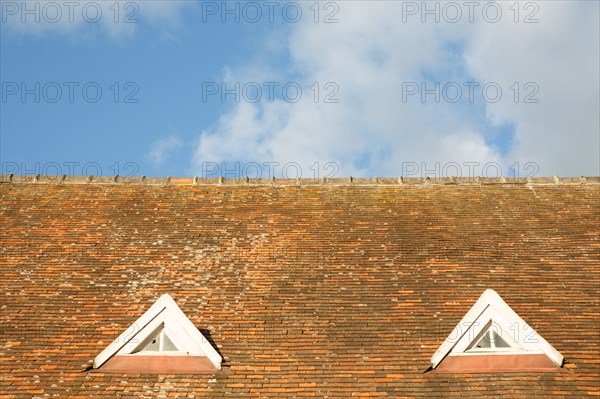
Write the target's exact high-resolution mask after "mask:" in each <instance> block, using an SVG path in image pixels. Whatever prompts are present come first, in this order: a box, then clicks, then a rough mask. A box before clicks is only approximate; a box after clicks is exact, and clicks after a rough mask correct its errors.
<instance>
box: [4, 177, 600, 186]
mask: <svg viewBox="0 0 600 399" xmlns="http://www.w3.org/2000/svg"><path fill="white" fill-rule="evenodd" d="M7 183H9V184H119V185H121V184H129V185H131V184H137V185H150V186H157V185H158V186H164V185H176V186H212V185H220V186H273V185H274V186H314V185H325V186H394V185H395V186H439V185H460V186H480V185H494V184H496V185H503V186H511V185H521V186H528V187H530V186H556V185H600V177H598V176H587V177H586V176H581V177H558V176H552V177H518V178H514V177H480V176H474V177H428V176H427V177H408V178H407V177H399V178H393V177H385V178H379V177H371V178H368V177H367V178H356V177H345V178H343V177H342V178H328V177H327V178H326V177H322V178H316V179H315V178H300V179H277V178H275V177H271V178H248V177H240V178H238V177H235V178H234V177H227V178H226V177H223V176H220V177H208V178H204V177H203V178H200V177H197V176H194V177H170V176H168V177H164V178H159V177H151V178H147V177H145V176H140V177H131V176H128V177H122V176H67V175H62V176H56V175H55V176H51V175H39V174H37V175H13V174H10V175H0V184H7Z"/></svg>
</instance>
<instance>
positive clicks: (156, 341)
mask: <svg viewBox="0 0 600 399" xmlns="http://www.w3.org/2000/svg"><path fill="white" fill-rule="evenodd" d="M161 332H162V331H159V332H158V333H157V334H156V335H155V336H154V337H152V339H151V340H150V341H149V342H148V344H147V345H146V346H144V347H143V348H142V349H141V350H140V352H145V351H152V352H158V351H159V350H160V337H161V334H160V333H161Z"/></svg>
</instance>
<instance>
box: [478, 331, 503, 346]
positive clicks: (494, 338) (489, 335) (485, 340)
mask: <svg viewBox="0 0 600 399" xmlns="http://www.w3.org/2000/svg"><path fill="white" fill-rule="evenodd" d="M476 347H477V348H482V349H492V348H510V345H509V344H508V343H507V342H506V341H505V340H504V339H503V338H502V337H501V336H500V335H498V333H497V332H496V331H492V330H491V329H490V330H487V331H486V333H485V334H483V337H482V338H481V339H480V340H479V342H478V343H477V345H476Z"/></svg>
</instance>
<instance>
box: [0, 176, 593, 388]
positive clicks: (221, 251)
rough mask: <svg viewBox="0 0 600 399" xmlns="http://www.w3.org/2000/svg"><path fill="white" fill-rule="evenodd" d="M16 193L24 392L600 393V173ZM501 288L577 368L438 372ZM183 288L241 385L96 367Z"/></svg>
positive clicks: (6, 222) (4, 374)
mask: <svg viewBox="0 0 600 399" xmlns="http://www.w3.org/2000/svg"><path fill="white" fill-rule="evenodd" d="M432 180H433V181H432ZM0 181H1V182H2V184H0V275H1V278H2V293H1V294H0V295H2V301H1V304H0V337H1V340H0V391H1V392H3V395H5V397H9V398H10V397H16V398H26V397H27V398H31V397H37V396H39V397H43V396H58V397H66V398H78V397H81V398H83V397H85V398H88V397H98V398H100V397H102V398H106V397H123V398H127V397H130V398H133V397H136V398H137V397H191V396H194V397H197V398H200V397H206V398H223V397H235V398H245V397H247V398H265V397H290V398H292V397H332V398H351V397H371V398H372V397H375V398H396V397H407V398H412V397H514V398H531V397H540V398H541V397H550V396H556V397H574V398H575V397H584V396H588V395H597V394H598V387H599V386H600V346H599V344H598V343H599V342H600V329H599V328H598V325H600V300H599V299H598V298H600V270H599V267H600V266H599V264H600V209H599V205H598V204H600V180H598V179H597V178H585V179H581V178H574V179H566V178H558V179H556V178H547V179H546V178H543V179H533V180H529V181H528V180H527V179H520V180H518V181H514V180H511V179H505V180H501V179H492V180H486V179H477V180H475V179H467V181H465V180H460V179H459V180H458V181H452V180H451V179H448V180H441V179H438V180H436V179H430V180H429V181H426V180H423V179H414V180H411V179H403V181H399V180H398V179H379V180H377V179H366V180H362V179H352V181H350V179H340V180H329V179H326V180H325V181H316V182H315V181H302V180H301V181H278V180H275V181H274V182H273V181H269V180H268V179H267V180H265V181H253V180H252V179H250V180H249V181H248V182H246V181H243V180H242V181H235V180H234V179H224V180H223V181H221V182H219V181H218V179H214V180H212V181H207V180H205V179H197V180H196V181H194V179H193V178H189V179H180V178H172V179H170V180H169V181H167V180H166V179H152V178H148V179H144V180H143V181H142V180H141V179H140V178H118V179H117V181H116V182H115V180H114V179H113V178H93V179H92V180H91V182H88V179H86V178H72V177H67V178H65V180H64V181H60V179H58V178H54V180H52V181H49V178H48V177H44V176H40V177H38V182H37V183H34V182H33V177H32V176H29V177H21V176H13V177H12V178H9V177H8V176H2V177H1V179H0ZM486 288H492V289H494V290H496V291H497V292H498V293H499V294H500V295H501V296H502V298H503V299H504V300H505V301H506V302H507V303H508V304H509V305H510V306H511V308H512V309H513V310H514V311H515V312H517V313H518V314H519V315H520V316H521V317H522V318H523V319H525V320H526V321H527V322H528V323H529V324H530V325H531V326H532V327H533V328H535V329H536V330H537V331H538V332H539V333H540V334H541V335H542V336H543V337H544V338H545V339H546V340H547V341H548V342H549V343H551V344H552V345H553V346H554V347H555V348H556V349H557V350H558V351H560V352H561V353H562V354H563V355H564V356H565V358H566V360H567V362H568V363H567V364H566V365H565V367H564V368H563V369H562V370H561V371H560V372H557V373H539V374H537V373H518V374H497V375H490V374H450V375H448V374H440V373H435V372H429V373H425V370H427V368H428V367H429V365H430V363H429V359H430V357H431V355H432V353H433V352H434V351H435V350H436V349H437V347H438V346H439V345H440V343H441V342H442V341H443V340H444V339H445V338H446V336H447V335H448V333H449V332H450V331H451V330H452V329H453V328H454V326H455V325H456V323H457V322H458V321H460V319H461V318H462V317H463V315H464V314H465V313H466V312H467V311H468V310H469V308H470V307H471V305H472V304H473V303H474V302H475V301H476V300H477V298H478V297H479V295H481V293H482V292H483V291H484V290H485V289H486ZM163 293H170V294H171V295H172V296H173V298H174V299H175V301H176V302H177V303H178V305H179V306H180V307H181V309H182V310H183V311H184V312H185V313H186V315H187V316H188V317H189V319H190V320H191V321H192V322H193V323H194V325H195V326H197V327H198V328H200V329H202V330H203V332H204V331H206V332H207V334H210V337H211V339H212V340H213V341H214V342H215V343H216V345H217V347H218V349H219V351H220V353H221V354H222V355H223V357H224V363H223V365H224V368H223V370H224V372H223V373H222V374H216V375H213V376H181V375H160V376H156V375H114V374H103V373H101V372H98V371H95V372H90V371H88V368H89V367H90V366H91V362H92V360H93V359H94V357H95V356H96V355H97V354H98V353H99V352H100V351H101V350H103V349H104V348H105V347H106V346H107V345H108V344H109V343H110V342H111V341H112V340H114V339H115V338H116V337H117V335H118V334H119V333H121V332H122V331H123V330H124V329H126V328H127V327H129V325H130V324H131V323H132V322H133V321H135V320H136V319H137V318H138V317H139V316H140V315H141V314H142V313H143V312H144V311H145V310H146V309H148V308H149V307H150V306H151V305H152V303H154V301H155V300H156V299H157V298H158V297H159V296H160V295H161V294H163Z"/></svg>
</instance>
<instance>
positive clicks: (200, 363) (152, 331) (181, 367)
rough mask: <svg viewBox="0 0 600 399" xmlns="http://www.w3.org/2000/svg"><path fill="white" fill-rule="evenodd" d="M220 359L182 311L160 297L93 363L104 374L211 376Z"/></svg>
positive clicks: (163, 297) (173, 303)
mask: <svg viewBox="0 0 600 399" xmlns="http://www.w3.org/2000/svg"><path fill="white" fill-rule="evenodd" d="M222 360H223V359H222V358H221V355H219V353H218V352H217V351H216V350H215V349H214V348H213V346H212V345H211V344H210V342H209V341H208V340H207V339H206V337H204V335H202V333H201V332H200V331H199V330H198V329H197V328H196V327H195V326H194V324H192V322H191V321H190V320H189V319H188V318H187V316H186V315H185V314H184V313H183V312H182V311H181V309H180V308H179V306H177V304H176V303H175V301H174V300H173V298H171V296H169V295H168V294H164V295H162V296H161V297H160V298H159V299H158V301H156V302H155V303H154V304H153V305H152V306H151V307H150V309H148V310H147V311H146V312H145V313H144V314H143V315H142V316H141V317H140V318H139V319H137V320H136V321H135V322H134V323H133V324H132V325H131V326H130V328H128V329H127V330H125V331H124V332H123V333H121V335H119V337H118V338H117V339H116V340H115V341H114V342H112V343H111V344H110V345H109V346H107V347H106V348H105V349H104V350H103V351H102V352H100V354H99V355H98V356H96V358H95V359H94V368H95V369H99V371H102V372H107V373H158V374H210V373H214V372H216V371H217V370H220V369H221V362H222Z"/></svg>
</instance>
